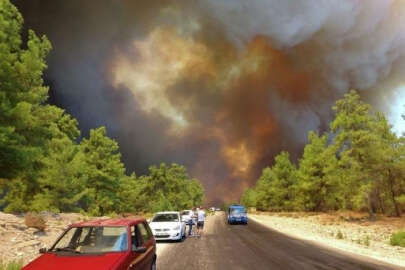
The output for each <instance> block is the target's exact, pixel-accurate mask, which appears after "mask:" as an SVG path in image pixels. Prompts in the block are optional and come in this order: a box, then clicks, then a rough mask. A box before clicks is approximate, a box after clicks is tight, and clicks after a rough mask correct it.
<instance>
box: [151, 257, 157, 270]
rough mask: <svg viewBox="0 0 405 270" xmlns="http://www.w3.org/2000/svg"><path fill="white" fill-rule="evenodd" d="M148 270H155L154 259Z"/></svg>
mask: <svg viewBox="0 0 405 270" xmlns="http://www.w3.org/2000/svg"><path fill="white" fill-rule="evenodd" d="M150 270H156V258H154V259H153V262H152V264H151V266H150Z"/></svg>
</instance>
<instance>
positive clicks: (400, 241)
mask: <svg viewBox="0 0 405 270" xmlns="http://www.w3.org/2000/svg"><path fill="white" fill-rule="evenodd" d="M390 244H391V245H392V246H400V247H405V231H403V232H396V233H393V234H392V235H391V239H390Z"/></svg>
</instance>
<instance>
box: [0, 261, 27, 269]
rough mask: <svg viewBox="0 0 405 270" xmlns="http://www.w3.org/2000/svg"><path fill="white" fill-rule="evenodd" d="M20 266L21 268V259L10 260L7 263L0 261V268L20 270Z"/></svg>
mask: <svg viewBox="0 0 405 270" xmlns="http://www.w3.org/2000/svg"><path fill="white" fill-rule="evenodd" d="M21 268H22V262H21V261H12V262H9V263H8V264H4V263H3V262H0V270H20V269H21Z"/></svg>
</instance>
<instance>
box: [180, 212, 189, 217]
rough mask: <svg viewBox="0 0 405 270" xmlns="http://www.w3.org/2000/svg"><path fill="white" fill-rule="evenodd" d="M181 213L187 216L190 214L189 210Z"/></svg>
mask: <svg viewBox="0 0 405 270" xmlns="http://www.w3.org/2000/svg"><path fill="white" fill-rule="evenodd" d="M181 215H182V216H188V215H190V211H183V212H181Z"/></svg>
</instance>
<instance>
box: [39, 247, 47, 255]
mask: <svg viewBox="0 0 405 270" xmlns="http://www.w3.org/2000/svg"><path fill="white" fill-rule="evenodd" d="M47 251H48V249H47V248H40V249H39V253H40V254H44V253H46V252H47Z"/></svg>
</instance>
